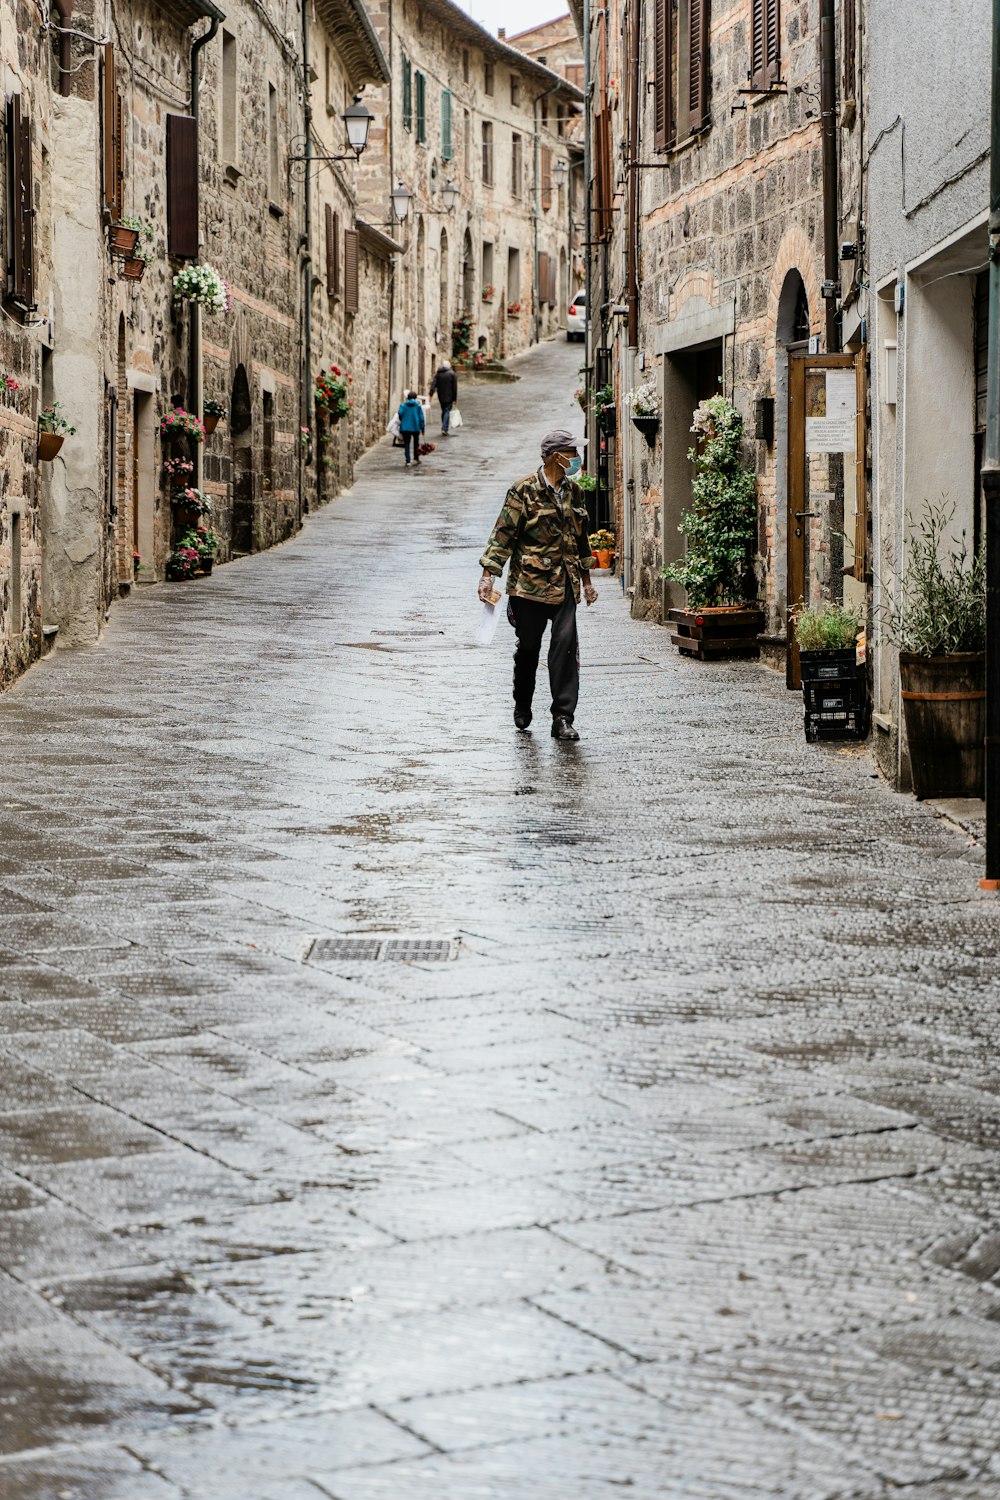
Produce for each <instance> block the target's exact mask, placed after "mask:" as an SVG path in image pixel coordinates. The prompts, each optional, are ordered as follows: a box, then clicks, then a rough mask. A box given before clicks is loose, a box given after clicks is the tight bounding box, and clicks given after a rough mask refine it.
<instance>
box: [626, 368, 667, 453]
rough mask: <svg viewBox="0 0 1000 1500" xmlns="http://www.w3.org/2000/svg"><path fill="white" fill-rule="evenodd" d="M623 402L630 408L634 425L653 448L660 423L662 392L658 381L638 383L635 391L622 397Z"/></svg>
mask: <svg viewBox="0 0 1000 1500" xmlns="http://www.w3.org/2000/svg"><path fill="white" fill-rule="evenodd" d="M622 403H623V405H625V406H627V407H628V408H629V411H630V413H631V416H632V425H633V427H637V428H638V429H639V431H640V432H641V433H642V435H643V437H644V438H645V439H646V442H647V443H648V444H649V446H650V447H651V448H652V446H653V444H654V443H655V442H656V433H657V429H658V428H659V425H660V393H659V391H658V390H657V389H656V381H655V380H647V381H646V382H645V384H643V385H637V386H636V388H635V390H634V391H629V392H628V393H627V394H626V395H624V396H623V397H622Z"/></svg>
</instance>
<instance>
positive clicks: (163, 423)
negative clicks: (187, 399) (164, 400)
mask: <svg viewBox="0 0 1000 1500" xmlns="http://www.w3.org/2000/svg"><path fill="white" fill-rule="evenodd" d="M160 437H161V438H168V439H172V438H185V437H187V438H193V439H194V441H195V442H196V443H203V442H204V441H205V424H204V423H203V422H202V421H201V419H200V418H199V417H196V416H195V415H194V414H193V413H192V412H189V411H185V410H184V408H183V406H168V407H167V409H166V411H165V412H164V413H163V416H162V417H161V418H160Z"/></svg>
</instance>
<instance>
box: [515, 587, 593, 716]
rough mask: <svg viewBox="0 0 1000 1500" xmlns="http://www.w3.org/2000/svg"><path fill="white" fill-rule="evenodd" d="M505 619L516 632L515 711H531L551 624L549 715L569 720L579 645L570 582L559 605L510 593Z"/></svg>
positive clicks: (574, 701) (575, 693) (577, 690)
mask: <svg viewBox="0 0 1000 1500" xmlns="http://www.w3.org/2000/svg"><path fill="white" fill-rule="evenodd" d="M507 617H508V619H509V620H510V622H511V624H512V625H513V627H514V629H515V630H516V631H517V646H516V648H515V651H514V706H515V708H521V709H530V708H531V700H532V697H533V696H534V692H535V674H536V672H537V671H538V657H539V653H540V652H541V649H542V636H543V635H544V634H545V627H546V625H548V623H549V622H550V621H551V622H552V634H551V636H550V638H549V687H550V688H551V690H552V712H553V714H554V715H555V714H558V715H561V716H563V717H565V718H567V719H572V717H573V715H574V714H575V713H576V704H577V699H578V698H579V696H580V646H579V642H578V640H577V635H576V600H575V599H574V598H573V589H572V587H571V585H570V583H569V581H568V580H567V583H566V594H565V597H564V599H563V602H562V603H561V604H540V603H539V602H538V600H537V599H519V598H518V597H517V595H516V594H511V595H510V597H509V598H508V600H507Z"/></svg>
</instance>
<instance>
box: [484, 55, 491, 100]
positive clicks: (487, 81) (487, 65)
mask: <svg viewBox="0 0 1000 1500" xmlns="http://www.w3.org/2000/svg"><path fill="white" fill-rule="evenodd" d="M483 92H484V93H486V94H492V93H493V64H492V63H491V62H484V63H483Z"/></svg>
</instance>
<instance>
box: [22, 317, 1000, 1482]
mask: <svg viewBox="0 0 1000 1500" xmlns="http://www.w3.org/2000/svg"><path fill="white" fill-rule="evenodd" d="M579 362H580V354H579V351H578V350H577V349H576V348H575V347H573V346H567V345H566V344H565V343H559V344H553V345H549V346H546V347H544V348H542V349H541V350H539V351H536V352H535V353H533V354H532V355H530V356H528V357H527V358H526V359H524V360H523V361H521V362H520V365H519V367H518V368H519V373H520V375H521V380H520V382H519V383H518V384H516V385H513V386H509V387H487V386H483V387H478V388H476V389H475V390H469V391H468V392H466V391H463V393H462V402H461V404H462V410H463V416H464V417H465V422H466V426H465V428H464V429H463V431H462V432H461V433H460V434H458V435H457V436H455V437H454V438H452V439H449V440H448V441H447V443H446V444H444V445H442V446H440V447H439V449H438V451H437V452H435V453H434V454H433V455H431V456H430V458H429V459H428V460H427V462H426V463H425V465H424V466H423V471H422V472H421V473H415V472H407V471H404V469H403V467H402V455H401V453H399V452H398V451H395V452H394V451H393V450H391V449H389V448H385V447H381V448H379V449H378V450H377V451H376V452H375V454H374V455H372V456H371V457H370V458H368V459H366V460H365V461H363V462H362V464H361V465H360V466H359V470H358V479H357V483H356V484H355V487H354V489H353V491H352V492H351V493H350V494H349V495H347V496H345V497H343V498H342V499H341V500H339V501H338V502H337V503H336V504H335V505H334V506H332V507H331V508H329V509H328V510H326V511H324V512H322V513H321V514H319V515H317V516H314V517H312V518H311V519H310V520H309V521H308V523H307V526H306V529H305V531H304V533H303V534H302V535H301V536H300V537H299V538H297V539H295V540H293V541H292V542H291V543H289V544H287V545H285V546H284V547H281V548H279V549H277V550H276V551H273V552H270V553H266V554H262V555H259V556H256V557H253V558H248V559H245V560H243V561H241V562H238V563H235V564H233V565H231V566H227V567H225V568H223V569H220V570H219V571H218V572H217V573H216V574H215V575H214V576H213V577H212V578H210V579H208V580H205V581H202V582H198V583H192V584H177V585H167V586H164V587H162V588H159V589H155V590H153V589H151V590H148V591H142V592H140V593H139V594H138V596H137V597H133V599H131V600H130V601H128V602H127V603H125V604H123V605H122V606H120V607H119V608H117V609H116V610H115V612H114V614H113V617H112V621H111V624H110V625H109V627H108V630H107V633H106V636H105V639H104V641H103V642H102V644H101V645H100V646H98V647H96V648H94V649H91V650H87V651H81V652H75V653H70V652H65V653H60V654H57V655H56V656H54V657H53V658H51V659H49V660H48V661H47V662H45V663H43V664H42V665H40V666H39V667H37V668H36V669H34V670H33V671H32V672H31V673H30V674H29V675H28V676H27V677H26V678H25V679H24V680H23V681H22V682H20V683H19V684H18V685H17V686H16V687H15V688H14V689H13V690H12V691H11V692H10V693H8V694H6V695H5V696H3V697H2V698H0V755H2V759H3V770H4V774H3V786H2V794H0V1048H2V1054H0V1496H2V1500H321V1497H323V1496H326V1497H328V1500H329V1497H333V1500H611V1497H615V1496H628V1497H630V1500H751V1497H758V1500H759V1497H765V1496H770V1497H783V1500H835V1497H839V1500H847V1497H853V1500H875V1497H882V1496H888V1495H893V1494H897V1493H902V1494H905V1495H907V1496H913V1497H915V1500H996V1497H997V1495H998V1494H1000V1459H998V1457H997V1451H996V1450H997V1432H998V1430H1000V1385H998V1372H1000V1297H998V1280H1000V1235H998V1230H997V1206H998V1199H1000V1189H998V1181H997V1161H998V1154H997V1153H998V1146H1000V1067H998V1063H997V1057H996V1028H997V1021H996V1015H997V1002H998V1000H1000V979H998V975H997V942H996V924H997V906H996V903H995V900H994V898H992V897H989V896H984V895H982V894H981V893H980V892H979V891H978V889H977V879H978V876H979V874H980V851H979V850H978V849H975V848H969V847H968V844H967V840H966V839H965V838H964V837H963V836H962V835H961V834H960V833H958V832H957V831H956V830H954V829H953V828H951V827H949V826H947V825H946V824H945V823H943V822H942V821H941V820H939V819H936V818H935V817H934V816H933V813H932V812H931V811H930V810H929V809H928V808H926V807H924V806H921V805H919V804H917V803H916V802H914V801H913V800H912V799H911V798H909V797H905V796H899V795H897V794H894V793H893V792H892V791H890V790H889V789H888V787H886V786H885V785H884V784H883V783H881V782H879V781H878V780H875V779H873V778H872V776H871V774H870V772H871V769H872V768H871V766H870V764H869V762H868V761H867V760H866V759H865V758H864V757H859V756H858V755H856V754H854V753H846V752H840V753H838V749H837V747H836V746H828V747H825V748H817V747H809V746H807V745H806V744H805V743H804V740H803V736H802V730H801V703H800V702H799V701H797V700H796V698H795V696H794V695H792V694H789V693H787V692H786V690H785V688H784V683H783V680H782V679H780V678H779V677H778V676H777V675H776V674H774V673H771V672H768V671H767V670H766V669H764V668H762V667H759V666H757V665H756V664H736V663H722V664H716V665H700V664H697V663H693V662H690V661H685V660H681V659H679V658H678V657H677V655H676V654H675V652H674V651H673V649H672V647H671V645H670V640H669V635H668V633H667V632H666V631H664V630H663V629H661V628H659V627H656V626H653V625H650V624H645V623H639V622H635V621H632V620H630V619H629V617H628V611H627V607H626V604H625V601H624V600H623V599H622V596H621V593H620V589H619V587H618V582H617V580H616V579H610V578H606V577H603V578H602V576H601V575H598V576H597V577H596V579H595V581H596V583H597V585H598V588H599V591H600V599H599V601H598V603H597V605H596V606H595V607H594V608H593V609H591V610H589V611H586V612H584V611H583V610H581V633H582V652H583V693H582V699H581V706H580V711H579V714H578V718H577V723H578V725H579V728H580V731H581V734H582V736H583V738H582V740H581V742H580V744H579V745H569V744H557V743H553V742H552V741H551V739H550V738H549V736H548V733H547V724H546V722H545V720H546V714H545V706H546V698H545V694H544V689H543V686H542V684H541V683H540V686H539V694H538V697H537V698H536V713H537V712H538V710H539V709H540V710H541V713H540V714H538V717H537V718H536V724H535V728H534V731H533V732H532V733H531V734H529V735H517V734H516V732H515V731H514V729H513V726H512V725H511V722H510V692H509V676H510V649H511V637H512V632H511V631H510V630H509V628H508V627H507V626H506V625H505V624H504V623H501V627H500V632H501V633H500V634H499V636H498V639H497V641H496V642H495V643H494V645H493V647H491V648H490V649H489V650H487V651H483V650H479V649H476V648H475V647H474V646H473V645H472V644H471V643H472V639H473V635H474V631H475V626H476V621H477V615H478V610H479V605H478V603H477V601H476V597H475V589H476V583H477V579H478V567H477V561H478V557H479V554H480V551H481V549H482V545H483V543H484V541H485V539H486V536H487V535H488V532H489V527H490V525H491V524H492V521H493V519H494V517H495V514H496V512H497V510H498V508H499V504H500V501H501V499H502V496H503V493H504V491H505V489H506V486H507V484H508V482H509V481H510V480H511V479H512V478H514V477H518V476H519V475H520V474H522V473H524V472H527V471H528V470H529V469H530V468H531V467H532V465H533V464H534V462H535V455H536V453H537V445H538V439H539V437H540V436H541V434H542V433H543V432H544V431H545V430H546V429H547V428H550V427H553V426H559V425H564V424H571V425H573V426H574V427H578V425H579V424H578V422H577V421H576V420H575V417H578V415H579V413H578V411H577V408H576V407H575V405H574V403H573V400H572V390H573V386H574V385H575V384H576V379H577V377H576V371H577V366H578V364H579ZM432 425H433V424H432ZM372 933H375V934H380V935H392V934H399V935H406V936H427V937H438V938H447V939H452V940H454V941H455V943H456V948H455V956H454V958H453V959H451V960H450V961H447V962H432V961H428V962H423V963H417V964H407V963H398V962H394V961H392V960H387V959H384V958H383V959H378V960H374V961H364V960H360V959H346V960H344V959H342V960H338V959H336V958H329V959H322V960H321V961H318V960H314V959H310V958H308V957H307V955H308V953H309V947H310V943H311V941H312V940H313V939H316V938H324V937H327V938H333V937H336V936H338V935H344V934H351V935H366V934H372Z"/></svg>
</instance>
